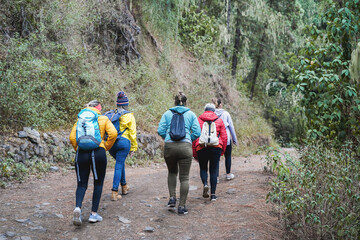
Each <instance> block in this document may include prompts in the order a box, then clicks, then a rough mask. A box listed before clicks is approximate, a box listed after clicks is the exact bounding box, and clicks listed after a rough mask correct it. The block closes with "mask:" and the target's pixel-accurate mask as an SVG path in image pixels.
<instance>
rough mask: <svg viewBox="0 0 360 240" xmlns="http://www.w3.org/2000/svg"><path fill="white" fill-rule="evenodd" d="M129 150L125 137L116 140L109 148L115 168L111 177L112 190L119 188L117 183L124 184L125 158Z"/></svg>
mask: <svg viewBox="0 0 360 240" xmlns="http://www.w3.org/2000/svg"><path fill="white" fill-rule="evenodd" d="M129 152H130V141H129V140H128V139H126V138H123V137H122V138H120V139H118V140H116V142H115V144H114V146H113V147H112V148H111V149H110V150H109V153H110V154H111V156H112V157H113V158H115V160H116V163H115V170H114V179H113V187H112V190H113V191H118V190H119V185H120V183H121V186H123V185H126V179H125V160H126V157H127V155H128V154H129Z"/></svg>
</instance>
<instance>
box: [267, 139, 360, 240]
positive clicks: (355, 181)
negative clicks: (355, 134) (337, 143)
mask: <svg viewBox="0 0 360 240" xmlns="http://www.w3.org/2000/svg"><path fill="white" fill-rule="evenodd" d="M340 149H341V150H335V148H334V146H332V145H331V144H330V143H318V144H314V145H310V146H308V147H306V148H304V149H302V150H301V151H300V159H298V160H296V159H294V158H291V157H290V156H287V157H286V158H285V159H283V158H281V156H280V154H279V153H278V152H274V151H270V152H269V154H268V158H267V159H268V163H269V165H271V169H272V170H274V171H275V172H276V174H277V179H275V180H274V181H273V183H272V186H273V190H272V191H271V192H270V193H269V195H268V198H269V199H270V200H271V201H273V202H275V203H277V204H278V207H279V211H280V213H281V216H282V218H283V220H284V223H285V224H286V227H287V229H288V230H289V231H290V232H292V234H294V237H296V238H301V239H358V237H359V232H360V221H359V216H360V189H359V181H360V165H359V159H358V157H357V155H356V153H355V152H354V151H353V149H354V148H353V146H351V145H350V144H344V145H343V146H342V147H341V148H340Z"/></svg>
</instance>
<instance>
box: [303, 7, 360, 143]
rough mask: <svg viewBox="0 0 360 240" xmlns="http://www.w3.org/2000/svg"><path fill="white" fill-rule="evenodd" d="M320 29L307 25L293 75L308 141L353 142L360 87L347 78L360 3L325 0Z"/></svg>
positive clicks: (357, 24) (358, 131) (359, 108)
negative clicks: (304, 119) (303, 43)
mask: <svg viewBox="0 0 360 240" xmlns="http://www.w3.org/2000/svg"><path fill="white" fill-rule="evenodd" d="M323 21H324V24H326V29H322V28H323V26H318V27H317V26H315V25H313V26H311V27H310V28H309V29H308V30H309V34H310V38H309V41H308V43H307V47H306V48H305V49H304V51H303V56H302V57H301V67H300V69H299V71H298V72H297V81H298V85H297V92H298V93H300V94H301V96H302V97H303V99H302V106H303V107H304V112H305V115H306V117H307V123H308V126H309V135H310V137H312V138H319V137H325V138H328V139H339V140H340V141H344V140H345V139H353V138H354V136H357V135H359V133H360V128H359V126H360V122H359V119H360V118H359V113H360V98H359V91H360V85H359V82H358V81H355V80H354V79H352V78H351V76H350V71H349V64H350V60H351V52H352V51H353V50H354V49H355V48H356V45H357V39H359V36H360V35H359V28H360V1H358V0H351V1H346V3H344V4H342V3H341V2H337V1H328V4H327V6H326V11H325V14H324V16H323Z"/></svg>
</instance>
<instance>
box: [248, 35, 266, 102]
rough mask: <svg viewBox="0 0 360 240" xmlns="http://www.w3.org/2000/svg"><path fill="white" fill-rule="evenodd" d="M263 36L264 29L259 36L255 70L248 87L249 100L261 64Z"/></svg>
mask: <svg viewBox="0 0 360 240" xmlns="http://www.w3.org/2000/svg"><path fill="white" fill-rule="evenodd" d="M265 36H266V33H265V30H264V33H263V35H262V37H261V40H260V42H259V52H258V55H257V58H256V64H255V72H254V76H253V79H252V84H251V89H250V100H252V99H253V97H254V92H255V85H256V79H257V76H258V73H259V68H260V64H261V60H262V52H263V50H264V41H265Z"/></svg>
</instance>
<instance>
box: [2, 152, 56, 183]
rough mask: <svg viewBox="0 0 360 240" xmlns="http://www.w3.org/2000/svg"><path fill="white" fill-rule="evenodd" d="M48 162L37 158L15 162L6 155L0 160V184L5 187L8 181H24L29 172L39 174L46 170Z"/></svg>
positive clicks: (48, 165) (48, 166)
mask: <svg viewBox="0 0 360 240" xmlns="http://www.w3.org/2000/svg"><path fill="white" fill-rule="evenodd" d="M49 168H50V164H49V163H47V162H44V161H42V160H39V159H32V160H29V161H26V162H16V161H15V160H14V159H13V158H11V157H7V158H4V159H1V161H0V186H1V187H5V186H6V182H8V181H20V182H21V181H24V180H25V179H27V178H28V177H29V175H31V174H35V175H41V174H43V173H45V172H47V171H48V170H49Z"/></svg>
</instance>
